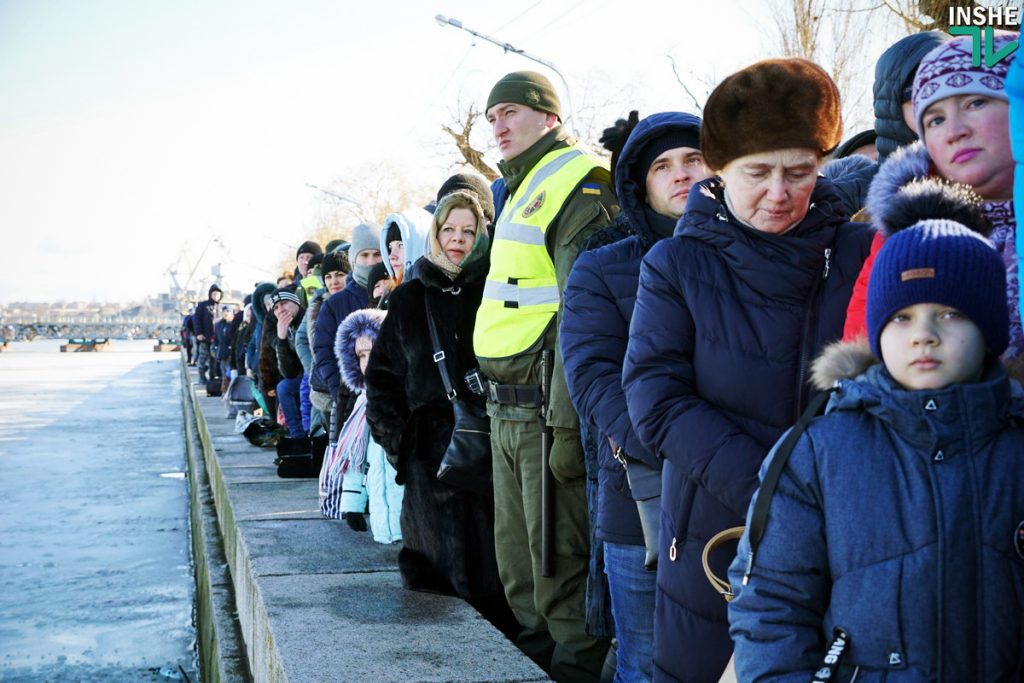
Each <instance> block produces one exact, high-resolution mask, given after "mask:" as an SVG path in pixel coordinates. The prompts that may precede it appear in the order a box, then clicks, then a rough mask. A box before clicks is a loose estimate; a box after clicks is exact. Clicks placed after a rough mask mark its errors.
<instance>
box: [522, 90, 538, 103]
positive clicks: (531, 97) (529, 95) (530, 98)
mask: <svg viewBox="0 0 1024 683" xmlns="http://www.w3.org/2000/svg"><path fill="white" fill-rule="evenodd" d="M523 99H525V100H526V103H527V104H540V93H539V92H537V91H536V90H534V89H533V88H529V89H527V91H526V94H525V95H523Z"/></svg>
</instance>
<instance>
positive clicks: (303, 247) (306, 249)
mask: <svg viewBox="0 0 1024 683" xmlns="http://www.w3.org/2000/svg"><path fill="white" fill-rule="evenodd" d="M322 253H324V250H323V249H321V248H320V245H319V244H317V243H316V242H314V241H313V240H306V241H305V242H303V243H302V244H300V245H299V248H298V250H297V251H296V252H295V258H299V255H300V254H314V255H315V254H322Z"/></svg>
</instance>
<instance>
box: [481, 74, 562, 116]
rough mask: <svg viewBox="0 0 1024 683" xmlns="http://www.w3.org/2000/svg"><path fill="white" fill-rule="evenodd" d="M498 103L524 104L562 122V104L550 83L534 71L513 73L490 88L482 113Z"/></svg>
mask: <svg viewBox="0 0 1024 683" xmlns="http://www.w3.org/2000/svg"><path fill="white" fill-rule="evenodd" d="M500 102H514V103H516V104H525V105H526V106H527V107H529V108H530V109H536V110H537V111H544V112H548V113H551V114H554V115H555V116H557V117H558V120H559V121H561V120H562V104H561V103H560V102H559V101H558V93H557V92H555V87H554V86H553V85H551V81H549V80H548V79H547V77H546V76H545V75H544V74H539V73H537V72H536V71H513V72H512V73H510V74H507V75H506V76H504V77H503V78H502V79H501V80H500V81H498V82H497V83H495V84H494V87H493V88H491V94H490V95H488V96H487V106H486V107H485V108H484V111H485V112H486V111H489V110H490V108H491V107H493V106H494V105H496V104H498V103H500Z"/></svg>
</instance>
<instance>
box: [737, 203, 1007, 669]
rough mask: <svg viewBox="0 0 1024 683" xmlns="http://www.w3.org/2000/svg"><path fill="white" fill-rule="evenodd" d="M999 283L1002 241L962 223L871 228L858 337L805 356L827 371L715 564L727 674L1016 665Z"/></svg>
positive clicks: (819, 375) (820, 373)
mask: <svg viewBox="0 0 1024 683" xmlns="http://www.w3.org/2000/svg"><path fill="white" fill-rule="evenodd" d="M1005 292H1006V272H1005V266H1004V264H1003V262H1002V259H1001V257H1000V256H999V254H998V253H997V252H996V251H995V249H993V248H992V246H991V245H990V244H989V243H987V242H986V240H985V239H984V238H983V237H981V236H980V235H979V234H977V232H975V231H972V230H969V229H967V228H966V227H964V226H963V225H961V224H959V223H956V222H953V221H949V220H942V219H932V220H925V221H921V222H919V223H918V224H916V225H914V226H912V227H909V228H906V229H904V230H901V231H900V232H898V233H896V234H895V235H893V236H891V237H889V238H888V239H887V240H886V241H885V244H884V246H883V247H882V249H881V251H880V252H879V254H878V257H877V259H876V261H875V267H874V269H873V271H872V273H871V282H870V285H869V288H868V302H867V309H868V313H867V318H868V321H867V328H868V337H867V342H866V343H865V342H863V341H862V342H860V343H859V344H858V343H856V342H855V343H847V344H843V345H838V346H835V347H831V348H829V349H827V350H826V352H825V353H824V354H823V355H822V357H821V358H820V359H819V360H818V361H816V363H815V373H814V378H815V382H816V384H817V386H818V387H819V388H821V389H823V390H824V389H826V388H828V387H831V386H833V385H837V386H838V389H837V390H836V392H835V394H834V395H833V396H832V397H831V398H830V401H829V404H828V408H827V410H826V415H825V416H824V417H819V418H817V419H815V420H813V421H812V422H811V423H810V424H809V425H808V427H807V429H806V431H805V432H804V433H803V434H802V435H801V436H800V437H799V440H798V441H797V442H796V446H795V448H794V449H793V451H792V453H791V455H790V457H789V459H788V461H787V463H786V465H785V469H783V471H782V475H781V477H780V478H779V480H778V484H777V487H776V488H775V490H774V493H773V495H772V497H771V501H770V507H769V508H768V517H767V523H766V525H765V527H764V534H763V536H762V538H761V542H760V543H759V545H758V546H757V551H756V554H755V555H754V557H753V564H751V561H750V559H749V557H750V555H749V552H750V539H749V538H748V537H747V536H746V535H745V536H744V538H743V539H741V542H740V546H739V554H738V556H737V557H736V560H735V562H733V564H732V567H731V568H730V570H729V578H730V581H731V583H732V586H733V591H734V593H735V596H736V597H735V599H734V600H733V601H732V603H731V604H730V607H729V619H730V623H731V633H732V636H733V638H734V639H735V641H736V672H737V674H738V678H739V680H744V681H747V680H750V681H752V680H768V679H771V680H810V679H811V677H812V676H815V673H816V672H818V671H819V670H820V669H821V668H822V667H828V668H829V669H830V670H831V671H832V673H833V676H834V678H833V679H830V680H840V681H847V680H853V679H855V678H856V679H857V680H864V681H874V680H883V679H884V680H886V681H1020V680H1022V679H1024V648H1022V641H1021V636H1020V634H1021V630H1022V627H1024V572H1022V570H1021V567H1022V562H1024V428H1022V426H1021V425H1022V424H1024V390H1022V389H1021V386H1020V385H1019V384H1018V383H1017V382H1016V381H1012V380H1010V379H1009V378H1008V376H1007V372H1006V370H1005V368H1004V367H1003V366H1002V364H1001V363H1000V362H999V356H1000V354H1002V353H1003V351H1004V350H1005V348H1006V345H1007V343H1008V341H1009V339H1008V338H1009V334H1008V330H1009V316H1008V311H1007V301H1006V293H1005ZM867 344H869V345H870V348H865V346H866V345H867ZM879 359H881V362H879ZM851 456H854V457H851ZM771 457H772V456H769V460H768V461H767V462H766V464H765V466H766V467H767V464H768V462H770V460H771ZM839 629H841V630H842V633H841V634H840V633H839ZM840 635H841V636H842V637H843V639H844V640H845V645H846V647H845V654H843V655H842V657H841V659H839V661H838V662H835V661H830V658H829V654H830V653H829V652H828V651H827V648H828V645H829V644H830V643H834V642H835V639H836V638H837V637H839V636H840ZM814 680H819V678H817V677H815V679H814Z"/></svg>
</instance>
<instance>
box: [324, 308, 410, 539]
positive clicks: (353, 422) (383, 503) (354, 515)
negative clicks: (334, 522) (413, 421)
mask: <svg viewBox="0 0 1024 683" xmlns="http://www.w3.org/2000/svg"><path fill="white" fill-rule="evenodd" d="M384 315H385V313H384V311H378V310H375V309H370V308H367V309H363V310H359V311H354V312H353V313H351V314H349V315H348V316H347V317H346V318H345V320H344V321H342V323H341V325H339V326H338V333H337V336H336V337H335V346H334V352H335V354H336V355H337V357H338V359H339V360H338V370H339V371H340V372H341V378H342V381H344V382H345V384H346V385H347V386H348V388H349V389H351V390H352V391H353V392H355V393H356V394H357V397H356V403H355V407H354V408H353V409H352V414H351V415H350V416H349V418H348V420H346V421H345V425H344V426H343V427H342V428H341V433H340V434H339V436H338V444H337V446H336V447H335V449H334V451H333V452H332V453H331V454H330V455H329V457H327V458H325V459H324V464H323V467H322V469H321V471H320V512H321V514H323V516H324V517H329V518H331V519H344V520H345V521H346V522H347V523H348V525H349V526H350V527H351V528H352V529H354V530H356V531H366V528H367V525H366V519H365V517H364V513H365V512H366V506H367V501H369V506H370V525H369V526H370V530H371V531H372V532H373V540H375V541H377V542H378V543H394V542H395V541H401V540H402V529H401V526H400V521H399V519H400V516H401V512H402V496H403V487H402V486H399V485H398V484H396V483H395V475H396V472H395V469H394V468H393V467H392V466H391V465H390V464H389V463H388V461H387V457H386V454H385V453H384V449H383V448H381V447H380V445H379V444H378V443H377V442H376V441H374V440H373V437H372V436H371V435H370V428H369V426H368V425H367V424H366V383H365V381H364V379H363V375H364V373H365V372H366V364H367V363H368V362H369V360H370V351H371V350H372V349H373V344H374V342H375V341H377V336H378V335H379V334H380V325H381V323H382V322H383V321H384Z"/></svg>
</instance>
